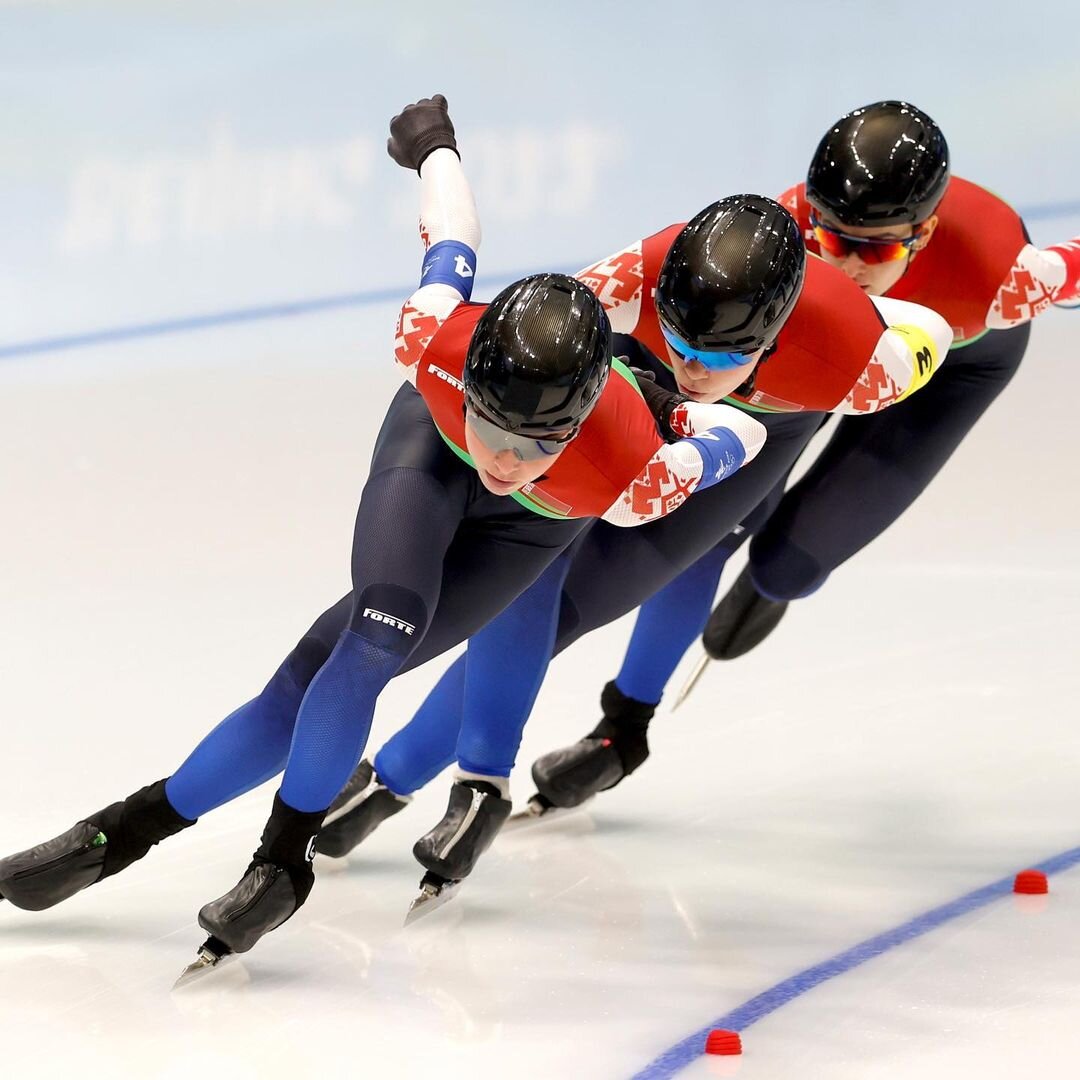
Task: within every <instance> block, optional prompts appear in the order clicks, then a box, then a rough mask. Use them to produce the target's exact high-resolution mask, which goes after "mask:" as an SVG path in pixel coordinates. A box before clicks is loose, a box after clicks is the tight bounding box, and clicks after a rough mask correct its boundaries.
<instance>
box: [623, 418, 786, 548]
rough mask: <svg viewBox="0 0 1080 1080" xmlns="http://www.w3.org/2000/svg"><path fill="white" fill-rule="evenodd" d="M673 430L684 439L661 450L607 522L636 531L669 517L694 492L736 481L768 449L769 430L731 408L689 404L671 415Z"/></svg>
mask: <svg viewBox="0 0 1080 1080" xmlns="http://www.w3.org/2000/svg"><path fill="white" fill-rule="evenodd" d="M671 426H672V428H673V429H674V430H676V431H678V432H679V433H680V434H681V435H683V438H681V439H680V440H679V441H678V442H676V443H670V444H669V443H664V444H663V445H661V446H660V447H659V448H658V449H657V451H656V453H655V454H653V456H652V457H651V458H650V459H649V460H648V461H647V462H646V463H645V467H644V468H643V469H642V470H641V472H639V473H638V475H637V476H635V477H634V479H633V480H632V481H631V482H630V484H629V485H628V486H627V488H626V490H625V491H623V492H622V493H621V494H620V495H619V497H618V498H617V499H616V500H615V501H614V502H613V503H612V504H611V506H609V507H608V509H607V510H606V511H605V513H604V514H603V520H604V521H606V522H608V523H609V524H611V525H620V526H624V527H633V526H635V525H643V524H645V523H646V522H649V521H655V520H656V519H657V518H662V517H666V516H667V515H668V514H670V513H671V512H672V511H673V510H677V509H678V508H679V507H680V506H682V504H683V503H684V502H686V500H687V499H688V498H689V497H690V496H691V495H692V494H693V493H694V492H695V491H703V490H704V489H705V488H708V487H712V486H713V485H714V484H718V483H720V481H722V480H727V479H728V478H729V477H730V476H733V475H734V474H735V473H736V472H738V471H739V469H740V468H742V466H743V465H746V464H748V463H749V462H751V461H753V460H754V458H755V457H757V455H758V452H759V451H760V450H761V448H762V446H763V445H764V444H765V435H766V430H765V425H764V424H762V423H761V422H760V421H759V420H755V419H754V417H752V416H751V415H750V414H749V413H747V412H744V411H743V410H742V409H736V408H734V407H733V406H731V405H722V404H718V405H703V404H701V403H699V402H684V403H683V404H681V405H679V406H678V408H677V409H675V410H674V411H673V412H672V417H671Z"/></svg>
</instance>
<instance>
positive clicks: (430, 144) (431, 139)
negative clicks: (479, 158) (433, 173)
mask: <svg viewBox="0 0 1080 1080" xmlns="http://www.w3.org/2000/svg"><path fill="white" fill-rule="evenodd" d="M443 147H446V148H448V149H450V150H453V151H454V153H455V154H457V155H458V157H459V158H460V157H461V154H459V153H458V148H457V142H456V141H455V139H454V123H453V121H452V120H451V119H450V113H449V112H448V111H447V107H446V98H444V97H443V96H442V94H436V95H435V96H434V97H430V98H421V99H420V100H419V101H418V102H416V104H414V105H406V106H405V108H404V109H402V110H401V112H400V113H398V115H397V116H395V117H394V119H393V120H391V121H390V138H389V139H387V140H386V150H387V152H388V153H389V155H390V156H391V157H392V158H393V159H394V160H395V161H396V162H397V163H398V164H399V165H400V166H401V167H402V168H404V169H415V170H416V171H417V172H419V171H420V166H421V165H423V163H424V158H426V157H427V156H428V154H430V153H431V152H432V151H433V150H440V149H442V148H443Z"/></svg>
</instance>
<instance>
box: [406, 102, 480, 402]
mask: <svg viewBox="0 0 1080 1080" xmlns="http://www.w3.org/2000/svg"><path fill="white" fill-rule="evenodd" d="M386 148H387V151H388V152H389V154H390V156H391V157H392V158H393V159H394V160H395V161H396V162H397V163H398V164H399V165H401V166H402V167H403V168H406V169H415V170H416V171H417V172H418V173H419V175H420V238H421V239H422V240H423V242H424V249H425V255H424V262H423V268H422V270H421V272H420V287H419V288H418V289H417V290H416V292H414V293H413V294H412V296H410V297H409V299H408V300H406V301H405V304H404V305H403V307H402V309H401V313H400V315H399V317H398V326H397V335H396V339H395V342H394V355H395V358H396V359H397V362H398V363H399V364H400V365H401V367H402V369H403V371H404V374H405V377H406V378H407V379H409V381H410V382H415V381H416V365H417V362H418V361H419V359H420V357H421V356H422V355H423V353H424V350H425V349H426V348H427V345H428V343H429V342H430V341H431V339H432V337H433V336H434V334H435V331H436V330H438V328H439V326H440V325H441V324H442V323H443V322H445V321H446V319H447V318H449V316H450V313H451V312H452V311H453V310H454V308H456V307H457V306H458V304H460V303H461V302H462V301H463V300H468V299H469V297H470V296H471V295H472V287H473V281H474V279H475V275H476V249H477V248H478V247H479V246H480V220H479V218H478V217H477V213H476V204H475V202H474V201H473V196H472V191H471V189H470V188H469V183H468V181H467V180H466V179H465V173H464V171H463V170H462V168H461V157H460V155H459V154H458V149H457V141H456V139H455V137H454V125H453V123H452V122H451V120H450V115H449V113H448V111H447V106H446V98H444V97H443V96H442V94H436V95H435V96H434V97H432V98H423V99H421V100H420V101H418V102H416V104H415V105H407V106H406V107H405V108H404V109H403V110H402V112H401V113H400V114H399V115H398V116H395V117H394V119H393V120H391V121H390V138H389V140H388V141H387V144H386Z"/></svg>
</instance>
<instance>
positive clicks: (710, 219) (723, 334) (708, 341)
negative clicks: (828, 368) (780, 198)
mask: <svg viewBox="0 0 1080 1080" xmlns="http://www.w3.org/2000/svg"><path fill="white" fill-rule="evenodd" d="M805 276H806V248H805V246H804V244H803V238H802V236H801V234H800V233H799V227H798V225H797V224H796V223H795V219H794V218H793V217H792V216H791V215H790V214H789V213H788V212H787V211H786V210H785V209H784V208H783V207H782V206H781V205H780V204H779V203H777V202H773V200H772V199H766V198H765V197H764V196H762V195H730V196H728V197H727V198H726V199H721V200H720V201H719V202H715V203H713V204H712V206H708V207H706V208H705V209H704V210H702V211H701V213H699V214H697V215H696V216H695V217H694V218H693V219H692V220H691V221H690V222H688V224H687V225H686V226H685V228H684V229H683V230H682V232H680V233H679V235H678V236H677V237H675V242H674V243H673V244H672V245H671V248H670V250H669V251H668V253H667V257H666V258H665V259H664V265H663V266H662V267H661V268H660V276H659V278H658V279H657V283H656V313H657V315H658V316H659V318H660V322H661V324H662V325H663V326H665V327H666V328H667V329H668V330H669V331H671V332H672V333H673V334H675V335H676V336H677V337H679V338H681V339H682V340H683V341H685V342H686V343H687V344H688V345H690V346H691V347H692V348H694V349H698V350H702V351H717V352H734V353H751V352H754V351H755V350H757V349H761V348H764V347H766V346H768V345H771V344H772V343H773V341H774V340H775V339H776V336H777V334H779V333H780V330H781V328H782V327H783V325H784V323H785V321H786V320H787V317H788V316H789V315H790V314H791V311H792V309H793V308H794V307H795V302H796V301H797V300H798V298H799V293H800V292H802V286H803V278H804V277H805Z"/></svg>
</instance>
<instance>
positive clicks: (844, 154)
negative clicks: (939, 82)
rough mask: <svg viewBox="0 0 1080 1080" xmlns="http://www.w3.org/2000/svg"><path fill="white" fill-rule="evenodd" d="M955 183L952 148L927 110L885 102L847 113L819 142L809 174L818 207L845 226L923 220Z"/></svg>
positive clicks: (811, 195) (809, 188)
mask: <svg viewBox="0 0 1080 1080" xmlns="http://www.w3.org/2000/svg"><path fill="white" fill-rule="evenodd" d="M948 184H949V147H948V144H947V143H946V142H945V136H944V135H942V134H941V129H940V128H939V127H938V126H937V124H935V123H934V121H933V120H931V119H930V117H929V116H927V115H926V113H924V112H922V111H921V110H920V109H917V108H915V106H914V105H909V104H908V103H907V102H905V101H878V102H875V103H874V104H873V105H865V106H863V107H862V108H861V109H856V110H855V111H854V112H850V113H848V114H847V116H844V117H841V118H840V119H839V120H838V121H837V122H836V123H835V124H834V125H833V126H832V128H830V129H829V131H828V132H826V134H825V137H824V138H823V139H822V140H821V142H820V143H819V144H818V148H817V150H816V151H815V153H814V157H813V159H812V160H811V162H810V169H809V172H808V173H807V176H806V198H807V200H808V201H809V202H810V204H811V206H814V207H816V208H817V209H818V210H819V211H822V212H826V213H829V214H831V215H832V216H833V217H834V218H836V220H837V221H839V222H841V223H842V224H844V225H849V226H855V227H856V228H861V227H871V228H872V227H874V226H884V225H895V224H911V225H917V224H919V222H921V221H925V220H926V219H927V218H928V217H929V216H930V215H931V214H932V213H933V212H934V210H935V209H936V207H937V205H938V203H939V202H941V198H942V196H943V195H944V194H945V189H946V187H948Z"/></svg>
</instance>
